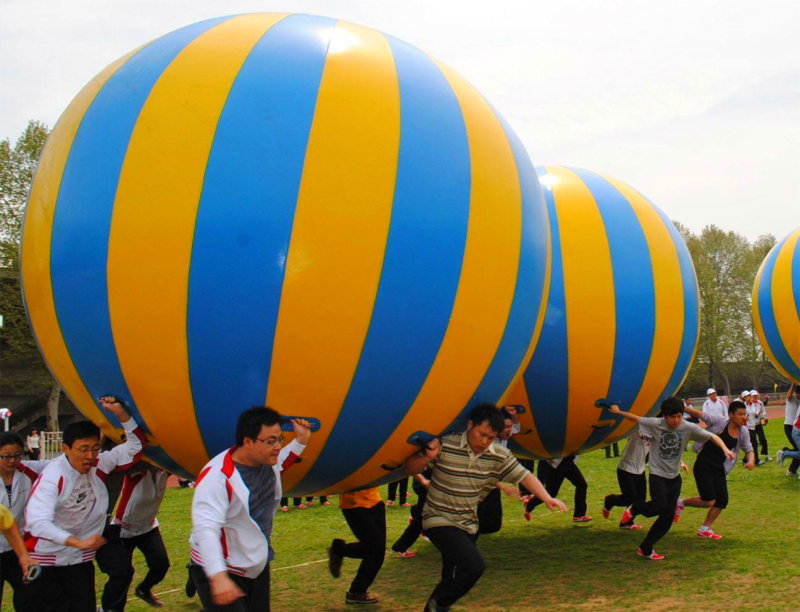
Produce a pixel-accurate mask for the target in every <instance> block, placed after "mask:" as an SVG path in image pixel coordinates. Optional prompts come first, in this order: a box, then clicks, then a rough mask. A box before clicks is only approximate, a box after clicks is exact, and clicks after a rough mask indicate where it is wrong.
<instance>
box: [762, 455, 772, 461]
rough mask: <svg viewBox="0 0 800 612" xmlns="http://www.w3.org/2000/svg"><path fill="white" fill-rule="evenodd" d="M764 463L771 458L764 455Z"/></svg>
mask: <svg viewBox="0 0 800 612" xmlns="http://www.w3.org/2000/svg"><path fill="white" fill-rule="evenodd" d="M764 461H772V457H770V456H769V455H764Z"/></svg>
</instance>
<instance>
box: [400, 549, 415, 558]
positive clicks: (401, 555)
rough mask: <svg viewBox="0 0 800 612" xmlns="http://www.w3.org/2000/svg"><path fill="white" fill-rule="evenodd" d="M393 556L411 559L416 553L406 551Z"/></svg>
mask: <svg viewBox="0 0 800 612" xmlns="http://www.w3.org/2000/svg"><path fill="white" fill-rule="evenodd" d="M395 556H396V557H398V558H400V559H410V558H411V557H416V556H417V553H415V552H414V551H413V550H406V551H405V552H400V553H397V554H396V555H395Z"/></svg>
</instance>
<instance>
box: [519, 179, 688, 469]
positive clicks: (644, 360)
mask: <svg viewBox="0 0 800 612" xmlns="http://www.w3.org/2000/svg"><path fill="white" fill-rule="evenodd" d="M537 171H538V172H539V179H540V182H541V183H542V186H543V189H544V193H545V199H546V201H547V207H548V212H549V214H550V228H551V233H552V236H553V262H552V278H551V283H550V293H549V298H548V302H547V311H546V314H545V320H544V326H543V328H542V334H541V337H540V339H539V343H538V344H537V346H536V349H535V352H534V355H533V359H532V360H531V362H530V365H529V366H528V368H527V369H526V370H525V374H524V376H523V382H522V383H521V384H520V386H519V388H518V389H517V390H516V391H515V392H514V394H512V397H511V398H510V399H509V401H510V402H511V403H515V402H516V403H521V404H525V405H530V407H531V411H530V412H528V413H526V414H524V415H523V417H522V420H523V428H522V429H523V431H526V430H532V431H530V433H528V434H527V435H522V436H519V437H516V438H515V440H516V442H517V443H518V444H520V445H521V446H522V447H524V450H525V451H527V452H529V453H532V454H533V455H535V456H537V457H559V456H565V455H569V454H571V453H575V452H584V451H588V450H591V449H593V448H599V447H601V446H604V445H606V444H608V443H610V442H612V441H614V440H617V439H619V438H620V437H622V436H623V435H624V434H625V433H626V432H628V431H629V429H630V424H629V423H630V422H629V421H624V422H621V421H620V420H619V417H614V416H613V415H611V414H610V413H608V412H606V411H601V410H599V409H598V408H595V407H594V403H595V401H596V400H597V399H599V398H604V397H608V398H612V399H616V400H619V401H621V402H622V404H623V406H624V407H625V408H626V409H630V410H631V411H632V412H634V413H636V414H639V415H650V416H652V415H653V414H654V412H655V411H656V410H657V408H658V406H659V404H660V403H661V401H662V400H663V399H664V398H666V397H668V396H670V395H672V394H673V393H675V392H676V391H677V389H678V388H679V387H680V386H681V384H682V382H683V379H684V377H685V376H686V373H687V371H688V369H689V366H690V364H691V362H692V358H693V355H694V351H695V347H696V344H697V336H698V290H697V279H696V276H695V272H694V267H693V265H692V261H691V258H690V256H689V252H688V250H687V248H686V245H685V244H684V242H683V240H682V238H681V236H680V235H679V233H678V231H677V230H676V229H675V226H674V225H673V224H672V223H671V222H670V220H669V218H668V217H667V216H666V215H665V214H664V213H663V212H662V211H661V210H659V209H658V208H657V207H656V206H655V205H653V204H652V203H651V202H649V201H648V200H647V199H646V198H645V197H644V196H642V195H641V194H640V193H639V192H637V191H636V190H634V189H632V188H631V187H629V186H628V185H626V184H625V183H622V182H620V181H618V180H615V179H612V178H608V177H604V176H601V175H598V174H595V173H593V172H589V171H587V170H581V169H576V168H565V167H546V168H537ZM531 415H532V421H531ZM519 450H522V449H519Z"/></svg>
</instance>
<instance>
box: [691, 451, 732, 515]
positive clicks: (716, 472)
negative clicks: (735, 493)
mask: <svg viewBox="0 0 800 612" xmlns="http://www.w3.org/2000/svg"><path fill="white" fill-rule="evenodd" d="M694 481H695V483H697V492H698V493H699V494H700V499H702V500H703V501H713V502H714V507H715V508H719V509H720V510H721V509H723V508H727V507H728V481H727V479H726V478H725V468H724V467H722V466H717V465H713V464H710V463H707V462H705V461H695V462H694Z"/></svg>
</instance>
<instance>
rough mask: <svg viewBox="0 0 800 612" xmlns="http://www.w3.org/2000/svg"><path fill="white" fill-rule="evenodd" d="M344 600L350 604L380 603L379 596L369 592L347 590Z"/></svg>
mask: <svg viewBox="0 0 800 612" xmlns="http://www.w3.org/2000/svg"><path fill="white" fill-rule="evenodd" d="M344 602H345V603H349V604H376V603H378V598H377V597H375V596H374V595H370V594H369V593H351V592H350V591H347V594H346V595H345V596H344Z"/></svg>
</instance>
